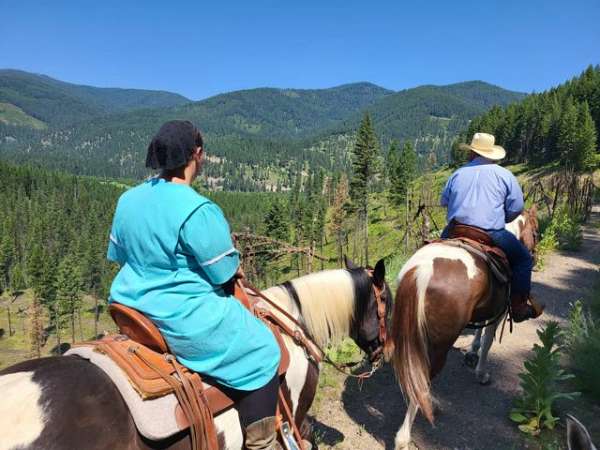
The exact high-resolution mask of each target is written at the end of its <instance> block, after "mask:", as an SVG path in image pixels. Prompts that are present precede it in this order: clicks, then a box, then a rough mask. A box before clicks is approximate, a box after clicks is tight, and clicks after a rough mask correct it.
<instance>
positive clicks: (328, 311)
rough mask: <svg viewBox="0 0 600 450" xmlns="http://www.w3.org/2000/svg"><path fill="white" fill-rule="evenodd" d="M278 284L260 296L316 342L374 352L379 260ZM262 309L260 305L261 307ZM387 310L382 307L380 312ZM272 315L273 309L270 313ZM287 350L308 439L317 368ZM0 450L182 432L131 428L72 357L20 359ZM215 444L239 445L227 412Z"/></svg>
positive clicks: (119, 442) (6, 393) (119, 443)
mask: <svg viewBox="0 0 600 450" xmlns="http://www.w3.org/2000/svg"><path fill="white" fill-rule="evenodd" d="M348 266H349V267H348V270H326V271H321V272H316V273H313V274H310V275H307V276H304V277H301V278H297V279H294V280H292V281H289V282H286V283H284V284H282V285H280V286H276V287H273V288H270V289H268V290H266V291H264V294H265V295H266V296H267V297H269V298H270V299H272V300H273V301H275V302H276V303H277V304H278V305H279V306H280V307H282V308H283V309H285V310H286V311H287V312H289V313H290V314H291V315H292V316H294V318H296V319H297V320H298V321H300V323H302V324H304V325H305V327H306V330H307V331H308V333H310V335H311V336H312V337H313V338H314V339H315V341H316V342H317V343H318V344H319V345H320V346H322V347H326V346H327V345H330V344H333V343H335V342H337V341H339V340H340V339H342V338H345V337H346V336H351V337H352V338H353V339H354V340H355V342H356V343H357V344H358V345H359V346H360V348H361V349H363V350H364V351H365V352H366V353H367V354H368V355H369V356H372V355H373V354H374V353H375V352H379V351H380V350H381V347H382V345H383V342H381V341H380V338H379V318H378V315H377V302H376V299H375V293H374V292H375V290H374V288H373V286H377V287H378V290H379V291H380V295H381V299H382V300H384V301H385V302H386V305H388V307H389V306H390V305H391V300H392V298H391V293H390V290H389V288H388V287H387V285H386V283H385V265H384V263H383V260H381V261H379V262H378V263H377V265H376V266H375V269H374V270H373V271H372V272H371V271H370V270H369V271H367V270H366V269H364V268H358V267H354V266H353V265H351V264H348ZM264 306H265V307H266V306H267V305H264ZM388 310H389V309H388ZM273 314H278V313H277V311H273ZM284 339H285V344H286V345H287V347H288V349H289V352H290V366H289V369H288V371H287V374H286V385H287V388H288V392H287V393H288V394H289V398H290V399H291V407H292V410H293V413H294V417H295V421H296V423H297V425H298V427H299V428H301V429H304V431H306V432H307V433H303V435H305V436H306V437H308V432H309V431H310V427H307V426H306V425H305V426H304V427H302V425H303V424H304V423H305V418H306V414H307V412H308V409H309V408H310V406H311V404H312V401H313V398H314V395H315V392H316V388H317V384H318V376H319V367H318V366H317V365H316V364H315V363H314V362H312V360H309V359H308V357H307V354H306V352H305V350H304V349H303V348H301V347H300V346H298V345H297V344H296V343H295V342H294V340H293V339H291V338H289V337H287V336H284ZM0 392H1V393H2V400H1V401H0V417H1V418H2V420H1V421H0V448H1V449H17V448H18V449H20V450H21V449H49V448H52V449H55V450H66V449H87V450H96V449H97V450H100V449H131V450H134V449H159V448H160V449H189V448H190V446H191V443H190V437H189V433H188V432H181V433H179V434H177V435H175V436H173V437H172V438H169V439H166V440H163V441H160V442H157V441H148V440H147V439H145V438H143V437H142V436H141V435H140V434H139V433H138V432H137V430H136V427H135V424H134V422H133V419H132V417H131V415H130V414H129V411H128V409H127V406H126V405H125V403H124V401H123V400H122V398H121V396H120V394H119V392H118V391H117V389H116V388H115V386H114V385H113V384H112V382H111V381H110V379H109V378H108V377H107V376H106V375H105V374H104V372H102V371H101V370H100V369H99V368H98V367H96V366H94V365H93V364H91V363H89V362H88V361H86V360H84V359H80V358H78V357H76V356H63V357H50V358H42V359H36V360H30V361H25V362H23V363H20V364H17V365H14V366H12V367H9V368H7V369H4V370H2V371H0ZM215 425H216V428H217V434H218V438H219V444H220V448H221V449H236V450H239V449H241V448H242V445H243V435H242V430H241V428H240V424H239V418H238V414H237V411H236V410H235V409H229V410H227V411H226V412H224V413H223V414H220V415H218V416H217V417H216V418H215Z"/></svg>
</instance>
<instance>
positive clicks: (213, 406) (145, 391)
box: [81, 283, 302, 450]
mask: <svg viewBox="0 0 600 450" xmlns="http://www.w3.org/2000/svg"><path fill="white" fill-rule="evenodd" d="M234 293H235V296H236V298H238V300H240V301H241V302H242V304H244V305H245V306H246V307H248V308H249V309H250V310H251V311H252V312H253V313H254V314H256V315H257V316H258V317H260V318H262V319H263V320H264V321H265V323H266V324H267V325H268V326H269V327H270V328H271V330H272V331H273V334H274V335H275V338H276V340H277V342H278V343H279V347H280V349H281V362H280V366H279V371H278V373H279V375H283V374H285V373H286V371H287V369H288V367H289V352H288V350H287V347H286V346H285V344H284V341H283V338H282V335H281V330H280V327H278V326H277V324H276V323H275V322H276V321H274V320H272V318H273V316H272V315H270V314H268V313H266V312H265V310H263V309H262V308H259V307H256V304H257V303H258V301H259V300H258V299H257V298H250V297H249V296H248V293H247V292H246V290H245V289H244V288H243V287H242V286H241V283H240V284H239V285H238V284H236V286H235V292H234ZM108 310H109V312H110V315H111V317H112V318H113V320H114V321H115V323H116V324H117V327H118V328H119V332H120V334H118V335H109V336H105V337H104V338H102V339H100V340H97V341H93V342H87V343H84V344H81V345H87V346H92V347H93V348H94V350H96V351H99V352H101V353H103V354H105V355H107V356H108V357H110V358H111V359H112V360H113V361H114V362H115V363H116V364H117V365H118V366H119V367H120V368H121V369H122V370H123V371H124V372H125V374H126V376H127V378H128V379H129V381H130V383H131V385H132V386H133V388H134V389H135V390H136V391H137V392H138V394H139V395H140V397H141V398H142V399H152V398H158V397H162V396H164V395H168V394H172V393H174V394H175V396H176V397H177V400H178V402H179V404H178V406H177V408H176V410H175V416H176V420H177V423H178V424H179V425H180V428H181V429H186V428H188V427H189V429H190V433H191V439H192V449H193V450H200V449H202V450H216V449H218V442H217V436H216V430H215V426H214V421H213V417H214V416H216V415H217V414H219V413H221V412H223V411H225V410H226V409H228V408H230V407H232V406H233V405H234V401H233V400H232V399H231V398H229V397H228V396H227V395H226V394H225V393H224V392H222V391H221V390H220V389H219V388H218V387H215V386H212V385H207V384H205V383H203V382H202V378H201V377H200V374H198V373H196V372H193V371H192V370H190V369H188V368H187V367H185V366H183V365H181V364H180V363H179V362H177V360H176V358H175V356H174V355H173V354H171V352H170V350H169V347H168V345H167V343H166V341H165V339H164V337H163V336H162V335H161V333H160V331H159V330H158V328H157V327H156V326H155V325H154V324H153V323H152V322H151V321H150V319H148V318H147V317H146V316H144V315H143V314H142V313H140V312H138V311H136V310H135V309H132V308H129V307H127V306H124V305H121V304H119V303H111V304H110V305H109V308H108ZM269 319H271V320H269ZM279 398H280V405H279V411H280V412H281V415H282V416H283V417H281V416H280V415H279V414H278V416H279V417H280V419H281V420H280V421H279V422H280V425H281V422H282V421H287V422H288V423H289V426H290V428H292V431H293V434H294V437H295V439H296V442H299V446H300V448H301V446H302V440H301V436H300V431H299V430H298V427H297V426H296V424H295V422H294V421H293V417H292V415H291V412H290V408H289V405H287V404H282V402H285V397H284V396H283V395H279Z"/></svg>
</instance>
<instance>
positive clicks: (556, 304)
mask: <svg viewBox="0 0 600 450" xmlns="http://www.w3.org/2000/svg"><path fill="white" fill-rule="evenodd" d="M599 264H600V208H599V207H598V206H596V207H595V208H594V210H593V214H592V217H591V219H590V221H588V223H587V224H586V225H585V226H584V229H583V241H582V245H581V249H580V250H578V251H576V252H567V251H560V252H556V253H554V254H552V255H550V256H548V257H547V258H546V262H545V268H544V270H543V271H539V272H535V273H534V274H533V295H534V296H535V298H536V299H538V300H539V301H542V302H544V303H546V311H545V313H544V315H543V316H542V317H541V318H540V319H538V320H530V321H527V322H524V323H521V324H516V326H515V330H514V332H513V333H512V334H509V333H508V326H507V329H506V330H505V332H504V337H503V341H502V343H501V344H499V343H498V342H497V341H496V342H495V343H494V345H493V346H492V349H491V351H490V356H489V365H488V367H489V369H490V372H491V375H492V382H491V384H490V385H488V386H481V385H479V383H477V381H476V380H475V373H474V371H473V370H472V369H469V368H467V366H465V365H464V363H463V353H464V352H465V351H466V349H467V347H468V345H469V344H470V342H471V339H472V336H471V334H472V333H465V334H463V335H462V336H460V337H459V339H458V340H457V341H456V343H455V345H454V348H453V349H452V351H451V352H450V354H449V355H448V361H447V363H446V366H445V368H444V370H443V371H442V373H441V375H439V376H438V377H437V378H436V379H435V380H434V381H433V393H434V395H435V397H436V398H437V401H438V402H439V403H438V407H437V411H436V420H435V425H434V426H433V427H432V426H431V425H430V424H429V423H428V422H427V421H426V420H425V419H424V418H423V417H422V416H421V415H420V414H419V415H418V416H417V419H416V421H415V425H414V426H413V442H414V445H415V448H418V449H420V450H446V449H451V450H455V449H457V450H458V449H460V450H470V449H473V450H474V449H502V450H504V449H522V448H532V449H534V448H538V444H536V443H535V442H532V441H531V440H527V439H526V438H525V437H524V435H523V433H521V432H519V430H518V429H517V427H516V426H515V424H513V423H512V422H510V420H509V419H508V412H509V411H510V409H511V405H512V401H513V398H514V397H515V395H517V393H518V391H519V378H518V374H519V372H520V371H521V370H522V367H523V360H524V359H525V358H526V357H527V355H528V353H529V352H530V351H531V348H532V346H533V343H534V342H537V340H538V338H537V335H536V330H537V329H538V327H540V326H541V325H543V324H544V323H545V322H547V321H549V320H557V321H559V322H561V323H564V322H565V320H566V317H567V315H568V311H569V307H570V304H571V303H572V302H574V301H575V300H578V299H584V300H585V299H586V298H589V296H590V293H591V290H592V289H593V288H594V286H597V283H598V279H599V277H598V269H599ZM338 381H339V386H337V387H331V386H330V387H325V388H323V392H322V393H321V398H320V399H319V401H318V402H317V403H316V405H315V406H314V407H313V410H312V414H313V416H314V419H315V426H314V428H315V431H316V433H317V436H318V442H319V448H325V449H326V448H335V449H361V450H363V449H364V450H370V449H386V450H393V448H394V436H395V434H396V431H397V430H398V428H399V427H400V425H401V423H402V420H403V418H404V413H405V411H406V406H405V403H404V400H403V397H402V394H401V392H400V389H399V388H398V385H397V383H396V380H395V378H394V375H393V372H392V370H391V368H390V367H389V366H387V365H386V366H385V367H384V368H383V369H381V370H380V371H379V372H377V373H376V375H375V376H374V377H373V378H371V379H370V380H368V381H366V382H365V383H364V385H363V386H362V389H359V387H358V385H357V383H356V381H355V380H352V379H347V378H345V377H343V376H338ZM569 408H571V409H569V411H568V412H573V413H575V415H578V414H579V415H580V418H581V420H583V421H584V422H586V421H587V422H586V425H587V426H588V428H589V430H590V432H591V433H592V435H593V436H595V437H598V436H599V435H600V423H598V420H597V419H598V417H600V407H599V406H598V405H592V404H588V403H586V402H579V403H578V404H577V406H574V405H569ZM560 412H561V413H564V412H567V411H560ZM593 417H595V418H596V419H595V420H593V422H594V423H591V419H592V418H593ZM561 428H562V431H563V432H564V433H562V435H564V436H565V439H564V441H563V442H561V443H560V445H561V446H563V445H564V444H565V442H566V431H565V430H564V426H563V425H562V424H561V425H559V431H561ZM553 448H555V447H553Z"/></svg>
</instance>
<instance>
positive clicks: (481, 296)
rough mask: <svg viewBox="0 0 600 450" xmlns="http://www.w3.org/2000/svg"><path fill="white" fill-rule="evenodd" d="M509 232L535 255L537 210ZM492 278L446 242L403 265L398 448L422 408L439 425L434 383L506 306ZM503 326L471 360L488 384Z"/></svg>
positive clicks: (398, 306) (397, 330)
mask: <svg viewBox="0 0 600 450" xmlns="http://www.w3.org/2000/svg"><path fill="white" fill-rule="evenodd" d="M506 228H507V229H508V230H509V231H511V232H512V233H513V234H515V236H516V237H517V238H518V239H519V240H521V242H523V243H524V244H525V246H526V247H527V248H528V249H529V251H530V252H532V253H533V251H534V248H535V244H536V240H537V228H538V222H537V212H536V209H535V207H534V208H531V209H530V210H527V211H525V212H523V214H521V215H520V216H519V217H518V218H517V219H516V220H515V221H513V222H511V223H510V224H507V226H506ZM492 276H493V275H491V274H490V273H489V271H488V268H487V265H486V263H485V261H483V259H482V258H481V257H479V256H477V255H475V254H473V253H470V252H468V251H467V250H465V249H463V248H459V247H456V246H452V245H448V244H444V243H443V242H440V243H433V244H429V245H426V246H424V247H421V248H420V249H419V250H418V251H417V252H416V253H415V254H414V255H413V256H412V257H411V258H410V259H409V260H408V261H407V262H406V264H405V265H404V266H403V267H402V270H401V271H400V273H399V275H398V278H397V282H398V287H397V291H396V299H395V304H394V311H393V315H392V321H391V341H390V344H391V345H390V348H391V350H390V351H391V353H392V354H391V360H392V365H393V367H394V371H395V373H396V377H397V379H398V381H399V383H400V386H401V388H402V391H403V392H404V395H405V397H406V398H407V401H408V411H407V412H406V416H405V418H404V422H403V424H402V427H401V428H400V430H399V431H398V433H397V435H396V440H395V448H396V450H399V449H403V448H407V447H408V444H409V443H410V440H411V438H410V431H411V428H412V424H413V421H414V419H415V416H416V414H417V411H418V410H419V408H420V409H421V411H423V414H425V417H427V419H428V420H429V421H430V422H433V408H432V395H431V390H430V382H431V379H432V378H433V377H434V376H436V375H437V374H438V373H439V372H440V370H441V369H442V367H443V366H444V364H445V362H446V356H447V353H448V351H449V350H450V349H451V348H452V345H453V344H454V342H455V341H456V339H457V338H458V336H459V335H460V333H461V332H462V331H463V329H464V328H465V326H466V325H467V324H468V323H469V322H480V321H484V320H485V319H490V318H492V317H494V316H497V314H498V308H499V307H500V308H501V307H502V305H503V303H502V302H503V301H504V299H505V298H506V290H505V289H506V288H503V289H502V288H501V287H500V285H498V284H497V283H496V282H495V280H492V279H491V277H492ZM500 312H501V310H500ZM498 323H499V321H497V322H495V323H493V324H491V325H489V326H488V327H486V329H485V331H484V333H483V340H481V331H479V332H478V333H477V335H476V337H475V339H474V341H473V344H472V346H471V353H472V355H471V356H475V358H477V352H478V351H479V361H478V363H477V368H476V371H475V372H476V376H477V378H478V380H479V381H480V382H481V383H482V384H487V383H488V382H489V379H490V375H489V373H488V372H487V371H486V365H487V354H488V352H489V350H490V347H491V345H492V341H493V339H494V334H495V332H496V327H497V326H498Z"/></svg>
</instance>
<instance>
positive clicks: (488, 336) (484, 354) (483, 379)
mask: <svg viewBox="0 0 600 450" xmlns="http://www.w3.org/2000/svg"><path fill="white" fill-rule="evenodd" d="M500 322H501V320H499V321H497V322H496V323H493V324H491V325H488V326H487V327H485V330H484V333H483V339H482V340H481V348H480V350H479V361H478V363H477V367H476V368H475V377H476V378H477V381H479V383H480V384H482V385H487V384H490V381H491V376H490V373H489V372H488V371H487V358H488V353H489V352H490V348H491V347H492V343H493V342H494V337H495V336H496V328H498V324H499V323H500Z"/></svg>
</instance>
